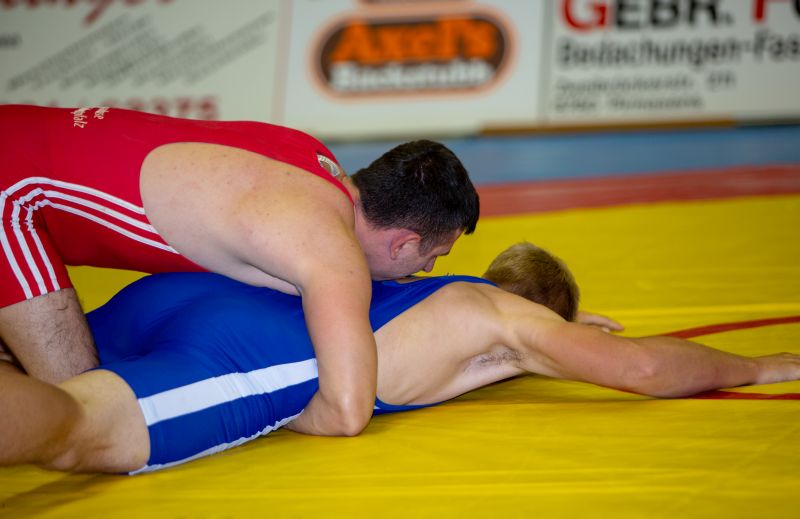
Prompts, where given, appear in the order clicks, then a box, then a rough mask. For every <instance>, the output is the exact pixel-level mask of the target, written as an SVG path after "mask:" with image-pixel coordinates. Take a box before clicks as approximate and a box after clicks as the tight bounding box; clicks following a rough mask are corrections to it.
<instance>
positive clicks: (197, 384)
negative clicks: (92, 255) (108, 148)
mask: <svg viewBox="0 0 800 519" xmlns="http://www.w3.org/2000/svg"><path fill="white" fill-rule="evenodd" d="M455 281H469V282H476V283H488V282H487V281H485V280H483V279H480V278H473V277H468V276H447V277H438V278H436V277H434V278H423V279H420V280H418V281H416V282H413V283H402V284H401V283H396V282H394V281H381V282H373V284H372V304H371V308H370V321H371V323H372V329H373V330H378V329H379V328H380V327H381V326H383V325H384V324H386V323H387V322H389V321H390V320H391V319H393V318H394V317H395V316H397V315H399V314H401V313H402V312H404V311H405V310H407V309H408V308H410V307H412V306H413V305H415V304H416V303H418V302H419V301H421V300H423V299H425V298H426V297H427V296H429V295H430V294H432V293H433V292H435V291H436V290H438V289H439V288H441V287H442V286H444V285H447V284H449V283H452V282H455ZM331 311H335V309H334V308H332V309H331ZM87 318H88V321H89V325H90V327H91V329H92V333H93V335H94V339H95V343H96V344H97V350H98V353H99V355H100V364H101V368H103V369H107V370H110V371H113V372H114V373H116V374H118V375H119V376H120V377H122V378H123V379H124V380H125V381H126V382H127V383H128V385H129V386H130V387H131V388H132V389H133V391H134V393H135V394H136V397H137V399H138V401H139V405H140V407H141V409H142V413H143V414H144V417H145V420H146V423H147V427H148V430H149V434H150V459H149V460H148V462H147V464H146V465H145V466H144V467H143V468H141V469H140V470H138V471H136V472H143V471H150V470H156V469H159V468H163V467H167V466H171V465H175V464H178V463H183V462H185V461H189V460H191V459H194V458H198V457H201V456H205V455H208V454H212V453H214V452H219V451H222V450H224V449H227V448H230V447H233V446H235V445H240V444H242V443H244V442H246V441H248V440H251V439H253V438H256V437H258V436H261V435H264V434H267V433H269V432H270V431H272V430H275V429H277V428H278V427H281V426H282V425H284V424H285V423H287V422H288V421H290V420H291V419H293V418H295V417H296V416H297V415H298V414H299V413H300V412H301V411H302V410H303V408H304V407H305V406H306V404H308V402H309V400H311V397H312V396H313V395H314V393H315V392H316V391H317V387H318V384H317V365H316V359H315V358H314V349H313V346H312V343H311V340H310V338H309V336H308V331H307V330H306V324H305V318H304V315H303V309H302V304H301V299H300V298H299V297H297V296H290V295H287V294H283V293H280V292H276V291H274V290H270V289H267V288H260V287H253V286H250V285H246V284H243V283H239V282H238V281H234V280H231V279H228V278H226V277H223V276H219V275H216V274H211V273H173V274H156V275H153V276H149V277H146V278H142V279H140V280H139V281H137V282H135V283H133V284H131V285H130V286H128V287H126V288H125V289H123V290H122V291H121V292H120V293H119V294H117V295H116V296H115V297H114V298H112V299H111V301H109V302H108V303H107V304H105V305H104V306H102V307H100V308H98V309H97V310H95V311H93V312H90V313H89V314H88V315H87ZM420 407H426V406H393V405H389V404H386V403H384V402H381V401H380V400H376V404H375V414H380V413H385V412H396V411H405V410H409V409H417V408H420Z"/></svg>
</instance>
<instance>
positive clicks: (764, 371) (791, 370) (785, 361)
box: [755, 353, 800, 384]
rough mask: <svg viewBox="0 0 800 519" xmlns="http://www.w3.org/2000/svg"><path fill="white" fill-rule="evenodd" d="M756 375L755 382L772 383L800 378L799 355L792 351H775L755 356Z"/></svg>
mask: <svg viewBox="0 0 800 519" xmlns="http://www.w3.org/2000/svg"><path fill="white" fill-rule="evenodd" d="M755 360H756V362H758V368H759V371H758V377H757V378H756V382H755V383H756V384H773V383H776V382H789V381H791V380H800V355H796V354H794V353H775V354H773V355H764V356H763V357H756V359H755Z"/></svg>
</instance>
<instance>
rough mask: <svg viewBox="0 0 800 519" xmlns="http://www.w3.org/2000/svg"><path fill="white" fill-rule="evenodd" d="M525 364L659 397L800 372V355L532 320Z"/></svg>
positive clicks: (796, 375) (773, 379) (527, 367)
mask: <svg viewBox="0 0 800 519" xmlns="http://www.w3.org/2000/svg"><path fill="white" fill-rule="evenodd" d="M527 331H529V332H530V334H529V335H526V337H527V340H525V341H523V342H524V346H523V349H522V353H523V355H522V356H521V365H520V367H521V368H522V369H524V370H525V371H529V372H532V373H541V374H544V375H549V376H553V377H558V378H565V379H572V380H580V381H583V382H591V383H593V384H598V385H601V386H606V387H611V388H615V389H621V390H625V391H631V392H634V393H640V394H644V395H650V396H657V397H667V398H670V397H682V396H688V395H692V394H695V393H699V392H702V391H708V390H712V389H719V388H723V387H735V386H741V385H746V384H766V383H773V382H782V381H787V380H797V379H798V378H800V356H798V355H793V354H788V353H786V354H778V355H769V356H764V357H756V358H750V357H743V356H740V355H736V354H733V353H728V352H724V351H721V350H717V349H714V348H709V347H708V346H704V345H702V344H698V343H694V342H690V341H685V340H682V339H677V338H673V337H663V336H654V337H643V338H626V337H619V336H616V335H612V334H608V333H605V332H602V331H599V330H597V329H596V328H594V327H590V326H582V325H577V324H572V323H564V322H555V321H548V320H542V321H538V322H536V321H531V322H530V323H529V324H528V325H527Z"/></svg>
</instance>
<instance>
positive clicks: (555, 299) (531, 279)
mask: <svg viewBox="0 0 800 519" xmlns="http://www.w3.org/2000/svg"><path fill="white" fill-rule="evenodd" d="M483 277H484V279H488V280H489V281H491V282H493V283H494V284H496V285H497V286H499V287H500V288H502V289H503V290H507V291H508V292H511V293H513V294H517V295H518V296H522V297H524V298H525V299H528V300H530V301H533V302H534V303H539V304H540V305H544V306H546V307H548V308H549V309H551V310H552V311H554V312H555V313H557V314H558V315H560V316H561V317H563V318H564V319H566V320H567V321H574V320H575V316H576V315H577V313H578V300H579V299H580V293H579V291H578V285H577V283H575V278H574V277H573V276H572V273H571V272H570V271H569V269H568V268H567V265H566V264H565V263H564V262H563V261H561V260H560V259H558V258H557V257H555V256H553V255H552V254H550V253H549V252H547V251H546V250H544V249H542V248H540V247H537V246H536V245H533V244H532V243H529V242H522V243H518V244H516V245H512V246H511V247H509V248H508V249H506V250H504V251H503V252H501V253H500V254H499V255H498V256H497V257H496V258H495V259H494V261H492V264H491V265H489V270H487V271H486V273H485V274H484V275H483Z"/></svg>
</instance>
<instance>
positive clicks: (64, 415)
mask: <svg viewBox="0 0 800 519" xmlns="http://www.w3.org/2000/svg"><path fill="white" fill-rule="evenodd" d="M0 416H3V418H4V419H3V420H2V421H0V465H19V464H28V463H31V464H36V465H39V466H41V467H43V468H48V469H54V470H68V471H76V472H127V471H132V470H136V469H138V468H140V467H142V466H143V465H144V464H145V463H146V462H147V458H148V457H149V455H150V439H149V435H148V431H147V426H146V425H145V423H144V418H143V417H142V414H141V411H140V409H139V406H138V403H137V401H136V397H135V396H134V394H133V392H132V391H131V389H130V388H129V387H128V386H127V384H125V382H124V381H123V380H122V379H120V378H119V377H118V376H117V375H115V374H113V373H111V372H109V371H104V370H97V371H91V372H88V373H85V374H83V375H80V376H78V377H75V378H73V379H70V380H68V381H67V382H65V383H64V384H62V386H60V387H57V386H53V385H51V384H47V383H45V382H42V381H40V380H36V379H34V378H32V377H29V376H27V375H23V374H21V373H16V372H13V371H12V369H0Z"/></svg>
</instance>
